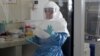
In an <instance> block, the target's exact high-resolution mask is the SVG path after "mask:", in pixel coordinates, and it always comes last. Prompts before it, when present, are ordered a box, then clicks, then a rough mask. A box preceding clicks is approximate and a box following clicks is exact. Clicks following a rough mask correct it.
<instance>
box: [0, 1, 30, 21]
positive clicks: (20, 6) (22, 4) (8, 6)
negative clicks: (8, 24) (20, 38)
mask: <svg viewBox="0 0 100 56" xmlns="http://www.w3.org/2000/svg"><path fill="white" fill-rule="evenodd" d="M30 4H31V0H16V2H15V3H7V2H6V0H5V1H3V0H0V21H1V20H7V21H22V20H23V19H29V18H30V16H29V15H30ZM5 11H6V12H5ZM5 14H6V15H5Z"/></svg>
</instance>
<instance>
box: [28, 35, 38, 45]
mask: <svg viewBox="0 0 100 56" xmlns="http://www.w3.org/2000/svg"><path fill="white" fill-rule="evenodd" d="M26 41H27V42H28V43H29V44H36V45H38V46H39V38H38V37H37V36H34V37H31V38H28V39H26Z"/></svg>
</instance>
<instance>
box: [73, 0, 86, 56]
mask: <svg viewBox="0 0 100 56" xmlns="http://www.w3.org/2000/svg"><path fill="white" fill-rule="evenodd" d="M84 25H85V0H74V56H84Z"/></svg>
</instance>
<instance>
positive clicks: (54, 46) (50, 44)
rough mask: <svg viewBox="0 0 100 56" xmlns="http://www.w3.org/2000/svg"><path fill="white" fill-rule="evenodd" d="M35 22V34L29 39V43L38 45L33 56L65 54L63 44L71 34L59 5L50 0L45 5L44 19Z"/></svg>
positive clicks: (61, 55) (60, 55)
mask: <svg viewBox="0 0 100 56" xmlns="http://www.w3.org/2000/svg"><path fill="white" fill-rule="evenodd" d="M34 24H35V26H36V28H35V30H34V32H35V36H33V37H32V38H29V39H27V41H28V42H29V43H32V44H37V45H38V48H37V49H36V51H35V53H34V54H33V56H64V55H63V52H62V49H61V46H62V45H63V44H64V42H65V40H66V39H67V37H69V36H70V35H69V32H68V30H67V22H66V21H65V19H64V18H63V16H62V13H61V12H60V8H59V6H58V5H57V4H56V3H55V2H53V1H49V2H48V3H47V4H46V6H45V7H44V20H41V21H38V22H36V23H34Z"/></svg>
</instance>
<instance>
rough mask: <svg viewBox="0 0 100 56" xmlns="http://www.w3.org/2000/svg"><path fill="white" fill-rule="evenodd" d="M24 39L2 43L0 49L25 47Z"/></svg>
mask: <svg viewBox="0 0 100 56" xmlns="http://www.w3.org/2000/svg"><path fill="white" fill-rule="evenodd" d="M25 39H26V38H18V39H13V40H11V41H3V42H0V48H7V47H13V46H17V45H25V44H27V42H26V40H25Z"/></svg>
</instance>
